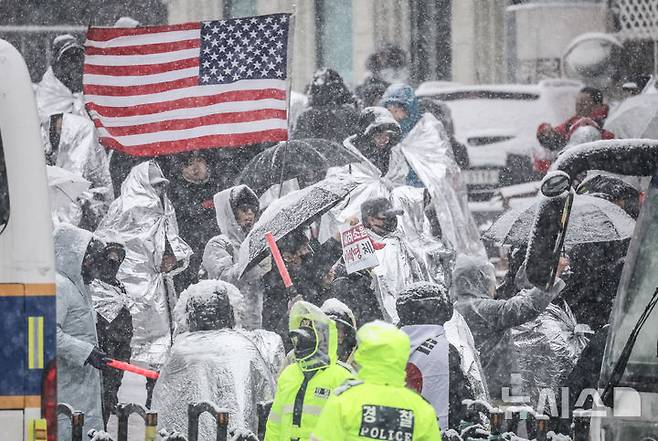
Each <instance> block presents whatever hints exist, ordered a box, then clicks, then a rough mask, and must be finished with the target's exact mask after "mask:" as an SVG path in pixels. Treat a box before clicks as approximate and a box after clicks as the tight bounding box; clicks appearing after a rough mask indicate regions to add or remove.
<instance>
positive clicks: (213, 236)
mask: <svg viewBox="0 0 658 441" xmlns="http://www.w3.org/2000/svg"><path fill="white" fill-rule="evenodd" d="M83 59H84V50H83V47H82V46H81V45H80V43H79V42H78V41H77V40H76V39H75V38H74V37H72V36H70V35H64V36H60V37H58V38H56V39H55V42H54V45H53V55H52V61H51V67H50V68H49V69H48V70H47V72H46V73H45V74H44V76H43V79H42V80H41V82H40V83H38V84H37V85H36V86H35V88H36V100H37V105H38V110H39V115H40V118H41V121H42V128H43V134H44V136H43V139H44V148H45V152H46V157H47V160H48V161H49V162H50V164H52V165H56V166H59V167H62V168H64V169H67V170H69V171H71V172H74V173H76V174H79V175H80V176H81V177H82V178H84V179H86V180H88V181H89V182H90V183H91V186H90V189H89V190H88V191H86V192H84V193H83V194H82V195H81V196H80V197H78V198H77V200H75V201H71V203H70V204H67V205H66V206H61V207H53V219H54V222H55V224H56V229H55V233H54V236H55V248H56V260H57V272H58V276H57V346H58V355H57V359H58V392H59V398H58V400H59V401H60V402H66V403H68V404H70V405H72V406H73V407H74V408H75V409H77V410H81V411H83V412H84V413H85V432H86V431H88V430H90V429H96V430H102V429H104V428H105V427H106V425H107V422H108V419H109V417H110V415H111V414H112V413H113V412H114V411H115V409H116V405H117V401H118V398H117V394H118V390H119V387H120V385H121V383H122V372H121V371H117V370H114V369H111V368H109V367H107V361H108V360H110V359H118V360H122V361H130V362H131V363H135V364H138V365H141V366H144V367H148V368H150V369H153V370H157V371H159V379H158V380H157V381H156V380H151V379H149V380H148V381H147V384H146V388H147V391H146V397H147V398H146V400H145V403H146V406H147V407H150V408H153V409H155V410H157V411H158V412H159V415H160V419H159V424H160V426H162V427H166V428H167V429H170V430H174V431H178V432H182V433H186V432H187V424H188V421H187V415H186V411H187V404H188V403H190V402H196V401H210V402H213V403H215V404H217V405H218V406H220V407H223V408H227V409H228V410H229V414H230V418H229V428H230V429H231V431H232V433H233V434H234V436H235V437H236V438H235V439H254V438H255V435H254V434H255V433H257V431H258V413H257V404H258V403H261V402H266V401H272V406H271V410H270V413H269V417H268V419H267V426H266V431H265V441H278V440H290V439H298V440H318V441H328V440H343V439H386V440H405V441H406V440H418V441H421V440H439V439H440V437H441V433H443V434H444V435H446V434H447V435H448V436H454V434H455V433H456V432H455V430H458V429H463V427H464V424H465V421H466V420H467V419H468V418H467V416H466V415H465V413H464V406H463V405H462V402H463V400H466V399H470V400H483V401H487V402H492V403H497V404H502V403H503V402H504V401H505V397H506V396H507V397H509V394H510V392H509V391H510V390H511V389H513V387H514V386H518V385H519V384H520V385H521V386H525V387H526V388H527V387H534V388H535V389H534V390H532V391H529V390H524V391H523V392H526V393H529V394H530V395H531V396H533V397H534V398H533V399H535V398H536V393H537V392H538V388H539V387H540V386H544V385H547V384H549V385H552V386H554V385H557V384H558V383H559V384H560V385H561V384H562V383H560V381H567V380H568V379H569V378H571V377H569V375H570V374H571V373H572V370H573V369H574V367H575V366H576V362H577V360H578V357H577V355H578V354H579V353H580V351H582V350H583V348H584V347H585V345H586V344H587V341H588V339H587V337H588V336H589V334H588V335H586V336H584V337H583V336H580V335H576V334H575V333H574V332H572V331H573V329H563V330H564V335H567V337H565V341H564V342H557V343H555V344H556V345H558V347H557V349H556V348H554V347H551V348H549V349H547V348H546V347H545V346H544V345H543V344H542V342H541V338H538V339H537V338H535V340H536V341H537V343H536V346H533V345H532V344H530V345H528V344H525V345H519V344H517V343H518V341H517V340H516V339H517V338H518V336H519V331H518V329H519V327H522V326H524V325H528V324H534V325H535V326H530V327H531V328H532V330H525V331H523V332H524V333H525V334H523V333H521V334H523V335H527V334H528V333H531V332H535V334H533V336H534V337H537V336H540V333H541V332H542V331H541V328H542V324H546V326H547V327H550V326H551V324H554V325H555V326H563V325H564V322H559V320H557V319H555V316H556V315H559V314H558V312H565V311H568V314H572V313H571V310H573V314H574V315H575V317H576V319H577V320H578V322H579V323H586V324H588V325H589V327H590V329H591V331H592V332H596V333H597V335H600V333H605V332H606V326H605V325H606V323H607V316H608V314H609V312H610V309H611V305H612V298H613V297H614V292H615V289H616V284H617V282H618V277H619V274H618V271H610V272H609V273H608V274H607V276H606V277H603V278H601V277H598V278H597V279H596V280H594V278H593V277H590V279H588V282H587V283H584V282H583V281H582V280H580V279H579V277H574V276H573V274H574V273H579V274H583V277H585V276H586V275H587V274H591V268H592V266H591V265H593V264H594V263H592V262H593V261H592V256H593V255H597V253H598V255H599V256H600V259H599V260H600V261H601V262H603V261H605V262H603V263H605V264H606V265H608V266H609V267H610V268H613V267H614V268H619V260H620V259H623V256H624V254H625V253H624V252H622V251H620V249H621V248H620V247H616V248H615V253H614V254H615V256H614V259H613V258H611V257H610V256H611V254H609V253H606V251H605V250H604V249H603V248H597V247H595V246H589V247H583V249H582V250H574V252H573V253H572V254H571V255H570V258H571V260H570V262H569V261H567V260H566V259H564V260H563V261H562V262H561V264H560V266H559V268H558V277H557V278H556V281H555V283H554V285H553V286H552V287H550V288H549V289H544V288H538V287H534V286H532V285H530V284H529V282H528V281H527V279H525V278H524V266H523V256H524V255H525V250H524V249H518V248H515V249H513V250H512V251H510V258H509V261H510V269H509V271H508V273H507V275H506V276H505V277H504V279H503V280H504V283H503V285H500V286H497V281H496V274H495V271H494V267H493V265H492V264H491V263H490V262H489V261H488V259H487V256H486V253H485V250H484V247H483V245H482V243H481V241H480V238H479V232H478V230H477V227H476V226H475V224H474V221H473V219H472V217H471V214H470V212H469V210H468V206H467V202H466V192H465V187H464V185H463V183H462V182H461V179H460V173H461V170H460V167H465V166H467V165H468V156H467V154H466V151H465V148H464V146H463V145H461V144H460V143H459V142H458V141H457V140H456V139H455V138H454V133H453V131H452V121H451V119H450V113H449V109H447V107H446V106H445V104H443V103H440V102H435V101H432V100H428V99H425V100H421V99H418V98H417V97H416V96H415V93H414V89H413V88H412V87H411V86H410V85H408V84H404V83H400V82H397V81H399V79H400V78H398V77H399V76H400V75H402V73H403V72H404V65H405V62H404V53H403V52H400V51H399V50H395V49H390V48H389V49H386V50H385V51H382V52H381V53H378V54H377V56H376V57H373V58H372V59H370V60H369V65H371V67H372V71H373V75H372V76H371V77H369V78H368V80H367V81H366V83H364V84H363V85H362V86H360V87H359V88H357V95H355V94H353V93H352V91H350V90H349V88H348V87H347V86H346V85H345V83H344V81H343V79H342V78H341V77H340V75H339V74H338V73H337V72H335V71H334V70H331V69H322V70H320V71H318V72H317V73H316V74H315V76H314V78H313V80H312V82H311V84H310V86H309V88H308V108H306V109H304V110H303V111H301V113H300V115H299V117H298V118H297V120H296V121H294V122H293V125H294V129H293V130H292V132H291V137H292V138H293V139H306V138H321V139H326V140H329V141H333V142H336V143H337V145H336V148H340V149H346V150H348V151H349V152H350V153H352V154H354V155H356V157H358V158H359V161H357V162H352V163H350V164H347V165H343V166H338V167H331V168H329V169H328V170H326V173H324V172H325V171H323V173H322V174H323V175H324V176H322V178H324V179H327V180H331V179H334V180H340V179H349V180H350V181H351V182H353V183H354V186H353V190H352V191H351V192H350V195H349V197H347V198H345V199H344V200H343V201H341V202H340V203H338V204H337V205H335V206H334V207H333V208H331V209H330V210H329V211H327V212H326V213H324V214H323V215H322V216H321V217H312V218H309V219H304V220H303V221H302V222H301V223H300V224H299V225H295V226H294V227H295V228H293V229H292V231H291V232H290V233H288V234H286V235H285V236H283V237H280V238H277V239H278V240H277V245H278V248H279V250H280V252H281V255H282V257H283V261H284V262H285V265H286V267H287V271H288V272H289V274H290V277H291V279H292V282H293V286H294V289H291V288H290V287H288V286H286V285H285V284H284V282H283V279H282V276H281V274H280V272H279V270H278V268H277V266H275V265H274V264H273V263H272V259H270V258H269V257H266V258H264V259H261V260H260V261H258V262H254V264H253V265H250V266H249V268H247V269H246V270H245V267H244V265H243V264H242V262H241V250H242V249H243V248H244V247H245V242H246V241H248V240H249V238H250V233H251V232H253V231H254V226H255V225H257V224H258V221H259V217H260V216H261V214H262V213H263V212H264V211H265V210H267V209H268V208H267V207H268V206H269V205H270V204H272V203H273V200H272V198H271V194H272V193H271V192H270V193H267V194H265V193H262V194H258V193H256V191H255V190H254V189H252V188H250V187H249V186H247V185H244V184H243V183H234V184H236V185H221V184H222V183H226V182H227V180H226V179H219V177H218V176H217V174H221V173H226V168H223V169H222V168H220V167H218V166H217V164H216V163H215V162H214V161H212V160H210V159H209V154H208V153H207V152H190V153H185V154H179V155H174V156H172V157H166V158H150V159H143V158H131V157H128V156H127V155H125V154H118V153H116V152H108V151H106V150H105V149H104V148H103V146H102V145H100V144H99V142H98V139H97V136H96V134H95V128H94V125H93V123H92V121H91V120H90V119H89V117H88V115H87V114H86V111H85V109H84V106H83V105H82V100H81V92H82V62H83ZM401 72H402V73H401ZM389 77H390V78H394V80H393V81H391V82H388V81H387V78H389ZM394 81H395V82H394ZM581 95H582V97H581V99H579V103H580V104H579V107H578V108H577V109H576V110H577V114H578V117H574V118H572V119H570V120H569V121H567V122H566V123H565V124H563V125H561V126H558V127H551V126H548V125H543V126H541V127H540V128H539V130H538V139H539V141H540V142H541V143H542V144H543V145H545V146H547V148H550V149H551V150H556V149H560V148H564V147H565V145H566V144H567V143H568V141H569V137H570V136H572V135H573V133H576V130H577V129H578V128H583V127H585V128H587V127H594V128H596V129H597V130H598V131H599V134H600V137H603V138H606V137H609V136H612V134H608V133H607V132H605V131H603V130H602V129H601V127H600V124H601V121H602V118H604V117H605V115H603V114H602V110H601V106H602V105H603V101H602V97H601V96H600V92H598V94H597V91H595V90H592V89H589V88H586V89H583V91H582V92H581ZM585 95H586V97H585ZM586 98H587V99H586ZM581 101H583V102H584V101H587V103H582V102H581ZM586 104H587V105H586ZM583 118H586V120H583ZM293 160H295V161H304V158H294V159H293ZM597 179H598V180H589V181H586V182H589V184H588V187H586V188H585V190H584V191H587V192H589V193H592V194H602V195H604V196H605V197H606V198H608V199H609V200H611V201H614V202H617V203H619V204H620V206H621V205H622V202H623V208H624V209H626V211H627V212H629V214H631V215H633V214H634V215H635V216H637V207H638V205H637V204H638V194H637V192H636V193H633V192H632V189H630V188H629V186H628V185H626V184H624V183H623V182H622V181H619V180H618V179H617V178H614V177H599V178H597ZM617 181H619V182H617ZM279 184H282V183H279ZM305 184H308V183H301V182H299V181H297V182H296V183H295V185H293V187H292V189H288V190H286V191H281V189H279V191H278V195H277V196H278V197H282V196H284V195H285V194H286V193H287V192H288V191H294V190H295V189H299V188H302V187H303V186H304V185H305ZM625 185H626V186H625ZM606 186H607V187H606ZM615 192H617V193H615ZM618 193H619V194H618ZM264 195H265V196H267V198H266V197H264ZM268 195H269V196H268ZM274 199H276V198H274ZM620 201H621V202H620ZM358 223H361V224H362V225H363V227H364V228H365V229H366V231H367V232H368V235H369V237H370V240H371V243H372V245H373V247H374V249H375V250H376V251H375V253H376V256H377V259H378V262H379V265H377V266H375V267H373V268H367V269H362V270H359V271H350V270H349V268H347V267H346V265H345V262H344V261H343V260H342V246H341V236H340V231H341V227H344V226H349V225H356V224H358ZM622 248H623V247H622ZM601 262H597V263H596V264H599V263H601ZM563 275H564V276H563ZM599 275H600V274H599ZM601 279H605V280H601ZM565 293H568V294H565ZM594 293H595V294H596V297H597V298H598V300H597V301H592V297H590V295H593V294H594ZM592 303H594V304H596V307H597V308H598V309H599V311H598V312H597V314H595V315H594V316H593V315H592V314H590V311H588V308H590V306H591V304H592ZM551 308H553V309H551ZM555 310H557V311H558V312H556V311H555ZM565 313H566V312H565ZM574 323H575V322H574ZM528 340H529V339H526V340H524V342H527V341H528ZM597 341H600V338H599V339H597ZM562 348H567V349H568V350H571V351H572V352H573V355H574V356H573V357H570V358H569V357H567V358H566V359H565V358H564V357H563V358H560V359H559V360H558V361H556V362H555V363H553V364H552V365H551V367H552V368H553V370H550V373H551V375H554V376H558V377H559V378H547V379H546V381H545V382H542V381H537V377H538V376H541V375H542V374H543V373H546V375H548V373H547V372H549V371H548V370H546V371H542V368H539V367H537V366H536V365H533V362H532V357H533V355H537V356H538V357H539V356H541V357H545V356H549V357H550V356H551V352H550V351H551V350H554V351H556V352H559V351H560V349H562ZM595 352H596V351H595ZM557 358H558V356H557V355H556V359H557ZM519 360H520V361H519ZM529 360H530V361H529ZM542 360H543V358H542ZM519 363H521V364H522V366H519ZM523 363H525V364H523ZM519 372H521V374H520V375H521V377H522V378H521V380H520V383H519V381H517V380H518V379H517V380H515V376H518V375H519ZM530 374H532V375H533V380H535V381H534V382H533V381H530V379H528V378H527V377H526V375H530ZM592 377H595V375H594V376H592ZM101 378H102V381H101ZM569 381H573V382H574V384H576V383H577V384H579V385H581V386H583V387H585V386H591V385H595V382H596V378H587V379H586V380H583V379H582V378H580V377H579V378H571V379H570V380H569ZM588 382H589V383H588ZM583 383H587V384H583ZM101 384H102V387H101ZM534 404H536V402H535V403H534ZM59 423H60V424H59V439H60V440H62V441H64V440H67V441H68V439H69V437H68V436H69V435H68V433H70V425H69V423H68V422H67V421H66V420H65V418H63V417H62V419H61V420H60V422H59ZM470 424H472V425H477V424H480V425H483V426H484V425H486V420H485V419H482V420H478V421H470ZM556 427H557V426H556ZM450 429H452V432H451V431H450ZM213 433H214V428H213V425H212V424H210V423H209V422H208V421H202V422H201V427H200V434H201V438H200V439H211V437H212V434H213ZM450 433H452V435H450Z"/></svg>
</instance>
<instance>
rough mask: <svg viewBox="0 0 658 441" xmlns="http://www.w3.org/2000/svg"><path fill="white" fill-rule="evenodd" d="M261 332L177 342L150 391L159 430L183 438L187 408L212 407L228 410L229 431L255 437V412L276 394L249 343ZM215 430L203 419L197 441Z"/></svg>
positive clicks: (262, 359) (207, 334) (187, 336)
mask: <svg viewBox="0 0 658 441" xmlns="http://www.w3.org/2000/svg"><path fill="white" fill-rule="evenodd" d="M263 332H267V331H262V330H259V331H239V330H231V329H222V330H217V331H198V332H189V333H184V334H181V335H179V336H178V337H176V341H175V343H174V345H173V346H172V348H171V350H170V353H169V357H168V358H167V361H166V362H165V364H164V366H163V367H162V369H161V370H160V378H159V379H158V381H157V383H156V386H155V390H154V391H153V409H156V410H157V411H158V425H159V426H160V428H166V429H168V430H176V431H178V432H181V433H187V429H188V427H187V405H188V403H194V402H198V401H210V402H212V403H214V404H216V405H218V406H219V407H222V408H226V409H228V410H229V429H231V430H233V429H238V428H247V429H249V430H251V431H252V432H254V433H257V432H258V414H257V407H256V406H257V404H258V402H260V401H269V400H272V399H273V398H274V392H275V391H276V377H275V375H274V373H273V372H272V371H271V370H270V365H269V363H267V360H266V356H264V355H263V354H261V349H260V348H259V347H258V346H257V345H256V344H255V343H254V342H253V340H252V339H253V335H252V334H254V333H263ZM277 337H278V336H277ZM279 341H280V338H279ZM281 352H283V344H281ZM216 427H217V426H216V425H215V424H214V421H212V419H211V418H210V417H209V416H205V417H202V418H201V419H200V422H199V439H201V440H211V439H214V436H215V430H216Z"/></svg>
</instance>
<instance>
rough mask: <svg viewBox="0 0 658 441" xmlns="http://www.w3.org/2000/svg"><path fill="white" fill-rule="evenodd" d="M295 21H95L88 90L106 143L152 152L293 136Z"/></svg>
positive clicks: (280, 17) (88, 46)
mask: <svg viewBox="0 0 658 441" xmlns="http://www.w3.org/2000/svg"><path fill="white" fill-rule="evenodd" d="M289 24H290V14H272V15H263V16H258V17H246V18H236V19H230V20H217V21H207V22H201V23H185V24H178V25H170V26H151V27H139V28H102V27H91V28H90V29H89V31H88V32H87V41H86V43H85V65H84V96H85V103H86V106H87V110H88V111H89V113H90V115H91V117H92V119H93V121H94V124H95V125H96V127H97V129H98V132H99V136H100V141H101V143H102V144H103V145H105V146H106V147H108V148H111V149H115V150H118V151H121V152H124V153H128V154H131V155H137V156H151V155H162V154H168V153H179V152H184V151H190V150H199V149H206V148H216V147H234V146H240V145H245V144H253V143H258V142H265V141H283V140H286V139H288V130H287V127H288V124H287V105H288V99H287V97H288V81H287V79H288V76H287V67H288V60H287V53H288V29H289Z"/></svg>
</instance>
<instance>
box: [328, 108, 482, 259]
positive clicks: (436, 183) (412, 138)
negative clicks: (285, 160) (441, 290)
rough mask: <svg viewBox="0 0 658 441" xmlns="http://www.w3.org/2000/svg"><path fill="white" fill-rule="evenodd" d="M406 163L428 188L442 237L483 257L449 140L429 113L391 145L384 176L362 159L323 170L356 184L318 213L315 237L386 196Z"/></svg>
mask: <svg viewBox="0 0 658 441" xmlns="http://www.w3.org/2000/svg"><path fill="white" fill-rule="evenodd" d="M351 139H352V138H348V139H346V140H345V142H344V143H343V145H344V146H345V147H346V148H348V149H349V150H350V151H352V152H354V153H358V150H357V149H356V147H355V146H354V145H353V144H352V142H351ZM359 155H360V153H359ZM361 156H362V155H361ZM409 167H412V168H413V169H414V170H415V172H416V174H417V175H418V177H419V178H420V180H421V181H422V182H423V183H424V184H425V186H426V187H427V189H428V190H429V192H430V195H431V197H432V204H433V205H434V207H435V210H436V213H437V216H438V218H439V223H440V224H441V229H442V231H443V234H444V236H445V239H446V240H447V241H448V242H449V243H451V244H452V246H453V247H454V248H455V250H456V252H457V253H462V254H470V255H485V251H484V246H483V245H482V242H481V241H480V235H479V232H478V230H477V226H476V225H475V221H474V220H473V217H472V215H471V213H470V210H469V209H468V201H467V196H466V187H465V186H464V184H463V183H462V182H461V170H460V169H459V166H458V165H457V163H455V161H454V159H453V158H452V148H451V145H450V140H449V139H448V136H447V134H446V133H445V130H444V129H443V126H442V125H441V122H440V121H439V120H437V119H436V118H435V117H434V116H433V115H431V114H429V113H426V114H424V115H423V117H422V118H421V119H420V121H418V123H417V124H416V126H415V127H414V128H413V129H412V130H411V132H409V134H408V135H407V136H406V137H405V138H404V140H403V141H402V142H400V144H398V145H396V146H395V147H393V148H392V150H391V159H390V164H389V170H388V172H387V173H386V175H385V176H382V175H381V172H380V171H379V169H377V167H376V166H375V165H374V164H372V163H371V162H370V161H368V160H367V159H366V158H365V157H363V161H362V162H360V163H357V164H350V165H348V166H343V167H335V168H332V169H330V170H329V171H328V172H327V176H340V175H345V174H348V175H350V178H351V179H353V180H356V181H357V182H358V183H359V186H358V187H357V188H356V189H355V190H354V191H352V192H351V193H350V197H349V199H347V200H346V201H345V203H343V204H339V205H337V206H336V207H334V208H333V209H332V210H331V211H330V212H329V213H327V215H325V216H324V217H323V219H322V221H323V223H324V225H323V226H322V227H321V234H320V241H324V240H326V239H327V238H329V237H330V236H331V235H333V231H334V230H335V229H336V228H337V225H339V224H341V223H344V222H345V221H346V220H347V219H349V218H350V217H353V216H357V217H358V216H359V214H360V207H361V204H362V203H363V202H364V201H366V200H368V199H373V198H377V197H386V198H389V197H390V194H391V191H392V190H393V188H395V187H399V186H402V185H405V183H406V177H407V174H408V173H409Z"/></svg>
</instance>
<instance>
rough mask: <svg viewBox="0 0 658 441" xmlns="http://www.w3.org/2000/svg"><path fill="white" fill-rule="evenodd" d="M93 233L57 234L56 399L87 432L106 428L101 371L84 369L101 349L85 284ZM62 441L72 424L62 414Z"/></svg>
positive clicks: (63, 228) (67, 229)
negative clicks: (81, 417)
mask: <svg viewBox="0 0 658 441" xmlns="http://www.w3.org/2000/svg"><path fill="white" fill-rule="evenodd" d="M91 239H92V234H91V233H90V232H89V231H85V230H81V229H80V228H76V227H74V226H72V225H67V224H62V225H60V226H59V227H58V228H57V229H56V230H55V265H56V269H57V399H58V401H59V402H62V403H67V404H70V405H71V406H73V408H74V409H75V410H79V411H82V412H84V414H85V425H84V429H83V432H84V433H87V432H88V431H89V430H91V429H96V430H102V429H103V414H102V411H101V376H100V372H99V371H98V370H97V369H95V368H94V367H92V366H91V365H89V364H85V362H86V361H87V358H88V357H89V354H90V353H91V350H92V349H93V347H94V346H98V337H97V335H96V320H95V318H96V315H95V314H94V308H93V306H92V303H91V296H90V295H89V291H88V288H87V286H86V285H85V284H84V282H83V280H82V261H83V259H84V255H85V253H86V251H87V246H88V245H89V242H90V241H91ZM57 421H58V424H57V426H58V439H59V440H61V441H67V440H70V439H71V423H70V422H69V420H68V418H66V417H65V416H63V415H58V417H57Z"/></svg>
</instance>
